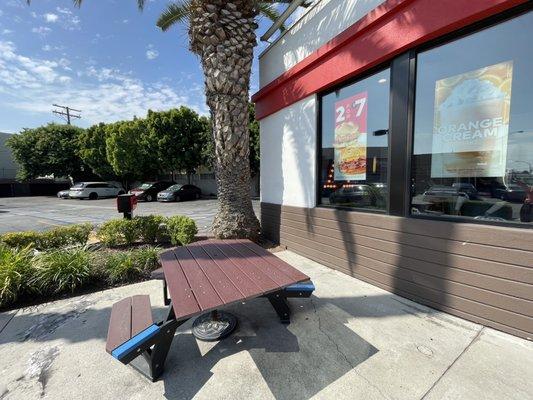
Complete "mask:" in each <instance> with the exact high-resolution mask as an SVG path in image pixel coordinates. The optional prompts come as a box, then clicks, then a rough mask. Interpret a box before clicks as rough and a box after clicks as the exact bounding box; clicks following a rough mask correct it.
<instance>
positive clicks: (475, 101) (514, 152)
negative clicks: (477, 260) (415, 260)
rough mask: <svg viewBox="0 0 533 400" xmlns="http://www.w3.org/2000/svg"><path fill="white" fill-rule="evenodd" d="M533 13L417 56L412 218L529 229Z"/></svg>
mask: <svg viewBox="0 0 533 400" xmlns="http://www.w3.org/2000/svg"><path fill="white" fill-rule="evenodd" d="M532 38H533V13H531V12H529V13H527V14H524V15H521V16H519V17H517V18H514V19H513V20H509V21H506V22H503V23H501V24H499V25H497V26H493V27H491V28H487V29H485V30H483V31H480V32H477V33H475V34H472V35H469V36H467V37H464V38H461V39H459V40H456V41H454V42H451V43H448V44H445V45H442V46H440V47H437V48H433V49H431V50H429V51H425V52H423V53H420V54H419V55H418V58H417V83H416V103H415V124H414V146H413V160H412V186H411V192H412V193H411V194H412V200H411V213H412V214H423V215H432V216H449V217H450V218H458V217H460V218H472V219H476V220H481V221H497V222H514V223H523V224H531V223H532V220H533V205H532V202H533V193H532V188H533V175H532V167H533V52H532V51H531V49H532V47H531V46H532Z"/></svg>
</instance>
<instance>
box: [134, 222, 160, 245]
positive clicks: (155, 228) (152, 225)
mask: <svg viewBox="0 0 533 400" xmlns="http://www.w3.org/2000/svg"><path fill="white" fill-rule="evenodd" d="M164 221H165V218H164V217H163V216H161V215H146V216H138V217H134V218H133V222H134V224H135V228H136V229H137V234H138V237H139V239H140V240H141V241H142V242H143V243H155V242H156V241H157V240H158V238H160V236H161V233H162V232H161V230H162V226H161V224H163V222H164Z"/></svg>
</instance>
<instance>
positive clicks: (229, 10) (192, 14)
mask: <svg viewBox="0 0 533 400" xmlns="http://www.w3.org/2000/svg"><path fill="white" fill-rule="evenodd" d="M29 2H30V0H28V3H29ZM289 2H291V1H290V0H272V1H266V0H265V1H259V0H230V1H227V0H180V1H176V2H173V3H171V4H170V5H168V7H167V9H166V10H165V11H164V12H163V13H162V14H161V16H160V18H159V20H158V22H157V25H158V26H159V27H160V28H161V29H162V30H163V31H166V30H168V29H169V28H170V27H171V26H173V25H175V24H178V23H186V24H187V25H188V33H189V47H190V50H191V51H192V52H193V53H194V54H196V55H198V56H199V58H200V61H201V65H202V68H203V72H204V80H205V93H206V98H207V105H208V107H209V109H210V112H211V120H212V132H213V139H214V144H215V172H216V176H217V183H218V198H219V209H218V212H217V215H216V216H215V219H214V222H213V232H214V233H215V235H216V236H217V237H220V238H243V237H244V238H251V239H255V238H257V236H258V235H259V221H258V220H257V218H256V216H255V213H254V211H253V208H252V201H251V197H250V164H249V162H248V157H249V154H250V146H249V142H250V136H249V130H248V124H247V122H248V115H247V114H248V112H247V111H248V97H249V95H248V92H249V89H250V75H251V70H252V61H253V48H254V46H255V45H256V44H257V40H256V35H255V30H256V29H257V26H258V25H257V23H256V21H255V20H256V18H257V17H258V16H259V15H260V14H263V15H265V16H267V17H268V18H270V19H277V18H278V13H277V11H276V9H275V8H274V6H273V5H272V3H289ZM81 3H82V0H74V4H76V5H78V6H80V5H81ZM144 3H145V0H137V4H138V6H139V8H140V9H142V8H143V6H144ZM304 4H305V5H307V4H308V3H307V2H304Z"/></svg>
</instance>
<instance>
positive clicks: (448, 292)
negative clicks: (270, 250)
mask: <svg viewBox="0 0 533 400" xmlns="http://www.w3.org/2000/svg"><path fill="white" fill-rule="evenodd" d="M261 224H262V229H263V233H264V235H265V236H267V237H268V238H270V239H271V240H273V241H275V242H279V243H280V244H281V245H283V246H286V247H287V248H288V249H289V250H293V251H295V252H296V253H299V254H302V255H304V256H306V257H309V258H311V259H313V260H315V261H317V262H320V263H322V264H324V265H326V266H328V267H331V268H334V269H336V270H339V271H341V272H343V273H346V274H348V275H351V276H354V277H356V278H358V279H361V280H364V281H367V282H369V283H371V284H373V285H376V286H378V287H381V288H383V289H385V290H387V291H390V292H393V293H396V294H398V295H400V296H403V297H406V298H409V299H411V300H415V301H417V302H420V303H422V304H426V305H428V306H430V307H433V308H435V309H439V310H443V311H446V312H448V313H450V314H454V315H457V316H459V317H462V318H465V319H468V320H471V321H474V322H477V323H480V324H483V325H486V326H490V327H493V328H495V329H499V330H502V331H505V332H508V333H511V334H513V335H517V336H520V337H524V338H528V339H531V338H533V230H532V229H520V228H507V227H500V226H488V225H479V224H471V223H459V222H446V221H435V220H425V219H424V220H422V219H415V218H403V217H395V216H389V215H382V214H371V213H364V212H357V211H342V210H335V209H328V208H311V209H308V208H299V207H290V206H280V205H276V204H269V203H262V204H261Z"/></svg>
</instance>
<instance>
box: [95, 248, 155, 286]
mask: <svg viewBox="0 0 533 400" xmlns="http://www.w3.org/2000/svg"><path fill="white" fill-rule="evenodd" d="M158 267H159V254H158V251H157V249H155V248H141V249H135V250H130V251H125V252H120V253H114V254H111V255H109V256H108V257H106V260H105V264H104V268H103V271H104V273H105V274H106V275H107V279H108V281H109V282H110V283H119V282H131V281H134V280H138V279H139V278H143V277H148V276H149V274H150V272H151V271H153V270H154V269H156V268H158Z"/></svg>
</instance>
